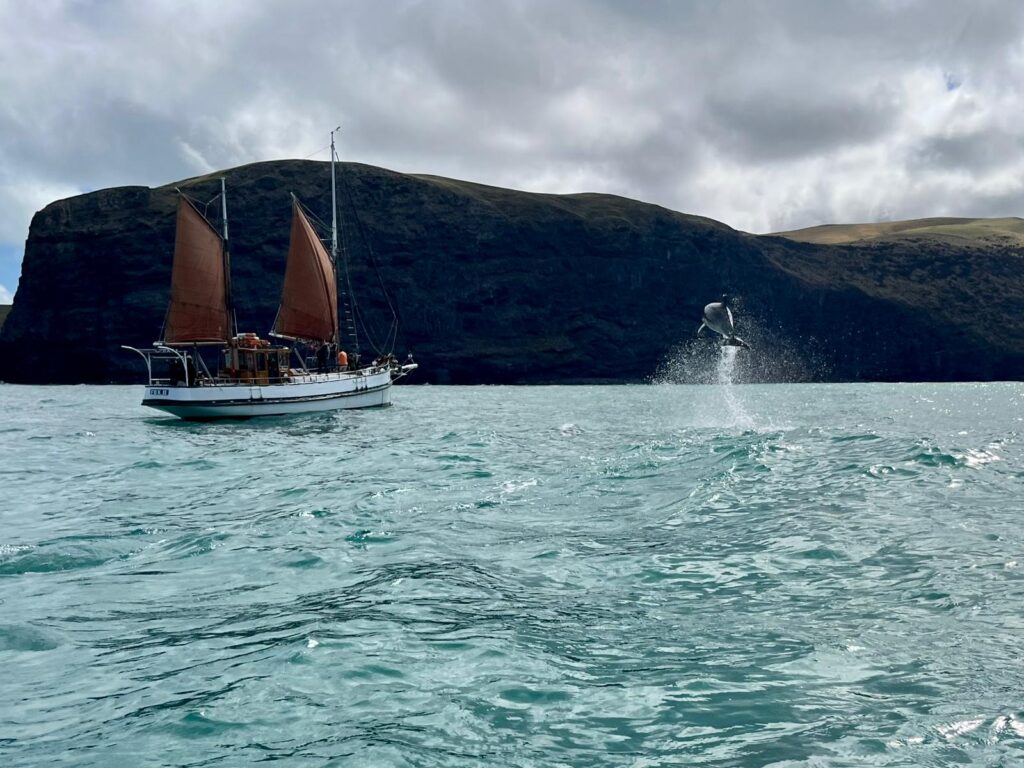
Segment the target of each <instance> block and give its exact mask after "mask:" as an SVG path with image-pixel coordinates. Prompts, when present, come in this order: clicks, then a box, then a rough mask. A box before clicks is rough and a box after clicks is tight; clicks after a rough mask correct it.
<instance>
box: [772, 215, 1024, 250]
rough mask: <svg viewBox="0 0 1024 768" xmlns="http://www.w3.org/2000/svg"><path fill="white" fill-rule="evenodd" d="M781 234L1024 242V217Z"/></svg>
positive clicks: (839, 241)
mask: <svg viewBox="0 0 1024 768" xmlns="http://www.w3.org/2000/svg"><path fill="white" fill-rule="evenodd" d="M772 234H774V235H777V236H779V237H785V238H788V239H789V240H796V241H797V242H800V243H815V244H817V245H846V244H849V243H860V242H865V241H867V240H905V239H908V238H921V237H924V238H929V239H938V240H946V241H948V242H950V243H964V244H967V243H981V244H984V243H990V244H993V245H1010V246H1015V245H1024V219H1021V218H1017V217H1015V216H1012V217H1008V218H1003V219H962V218H953V217H938V218H930V219H908V220H907V221H885V222H879V223H876V224H822V225H820V226H817V227H807V228H806V229H793V230H789V231H788V232H773V233H772Z"/></svg>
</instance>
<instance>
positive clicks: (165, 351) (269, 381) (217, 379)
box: [121, 345, 389, 387]
mask: <svg viewBox="0 0 1024 768" xmlns="http://www.w3.org/2000/svg"><path fill="white" fill-rule="evenodd" d="M121 348H122V349H126V350H128V351H130V352H135V353H136V354H138V355H139V356H140V357H142V359H143V360H144V361H145V363H146V374H147V379H148V382H149V386H151V387H155V386H160V387H168V386H179V385H181V384H184V386H186V387H246V386H248V387H266V386H275V385H281V384H300V383H326V382H330V381H336V380H337V379H338V378H339V375H340V376H345V377H349V376H351V377H362V376H373V375H376V374H381V373H387V372H388V370H389V368H388V366H387V365H371V366H368V367H366V368H357V369H356V370H345V371H339V370H333V371H316V370H308V369H307V370H302V369H301V368H300V369H296V368H291V369H289V370H288V373H287V374H285V375H280V376H269V375H268V376H260V375H252V376H249V377H244V378H243V377H241V376H237V375H232V376H225V375H223V374H222V373H221V372H219V371H218V373H216V374H211V373H210V372H209V370H207V369H206V365H205V363H203V362H202V359H201V358H200V365H201V366H202V370H199V369H198V368H196V367H195V365H194V361H193V360H192V358H191V356H190V355H189V354H188V353H187V352H181V351H179V350H177V349H174V348H172V347H165V346H162V345H159V346H155V347H153V348H150V349H139V348H136V347H130V346H127V345H122V347H121ZM165 360H171V361H174V360H177V361H178V362H179V363H180V364H181V371H182V376H183V379H177V380H176V379H174V378H173V377H170V376H158V375H154V373H153V362H154V361H165ZM190 362H191V363H193V365H192V367H191V372H190V370H189V369H190V366H189V363H190Z"/></svg>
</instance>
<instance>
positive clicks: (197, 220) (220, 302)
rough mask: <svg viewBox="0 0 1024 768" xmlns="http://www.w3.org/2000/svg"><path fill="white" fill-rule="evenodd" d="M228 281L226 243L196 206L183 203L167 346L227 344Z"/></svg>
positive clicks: (179, 213)
mask: <svg viewBox="0 0 1024 768" xmlns="http://www.w3.org/2000/svg"><path fill="white" fill-rule="evenodd" d="M227 279H228V278H227V275H226V274H225V263H224V241H223V240H222V239H221V237H220V235H219V234H218V233H217V231H216V230H215V229H214V228H213V227H211V226H210V223H209V222H208V221H207V220H206V219H205V218H203V216H202V214H200V213H199V211H197V210H196V209H195V206H193V205H192V203H190V202H188V200H186V199H184V198H182V199H180V200H179V201H178V223H177V231H176V232H175V236H174V266H173V267H172V270H171V303H170V306H169V307H168V308H167V319H166V321H165V322H164V339H163V341H164V343H165V344H193V343H206V342H225V343H226V342H227V341H228V339H229V337H230V335H231V316H230V312H229V310H228V303H227V291H226V290H225V289H226V282H227Z"/></svg>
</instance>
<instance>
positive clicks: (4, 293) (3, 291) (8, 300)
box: [0, 285, 14, 304]
mask: <svg viewBox="0 0 1024 768" xmlns="http://www.w3.org/2000/svg"><path fill="white" fill-rule="evenodd" d="M13 303H14V294H13V293H11V292H10V291H9V290H7V288H5V287H4V286H3V285H0V304H13Z"/></svg>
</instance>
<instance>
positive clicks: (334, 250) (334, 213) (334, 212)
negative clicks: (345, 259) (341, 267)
mask: <svg viewBox="0 0 1024 768" xmlns="http://www.w3.org/2000/svg"><path fill="white" fill-rule="evenodd" d="M340 130H341V126H340V125H339V126H338V127H337V128H335V129H334V130H333V131H331V260H332V261H334V263H335V264H337V262H338V202H337V199H338V192H337V182H336V181H335V174H334V158H335V157H337V153H335V151H334V134H335V132H336V131H340Z"/></svg>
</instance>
